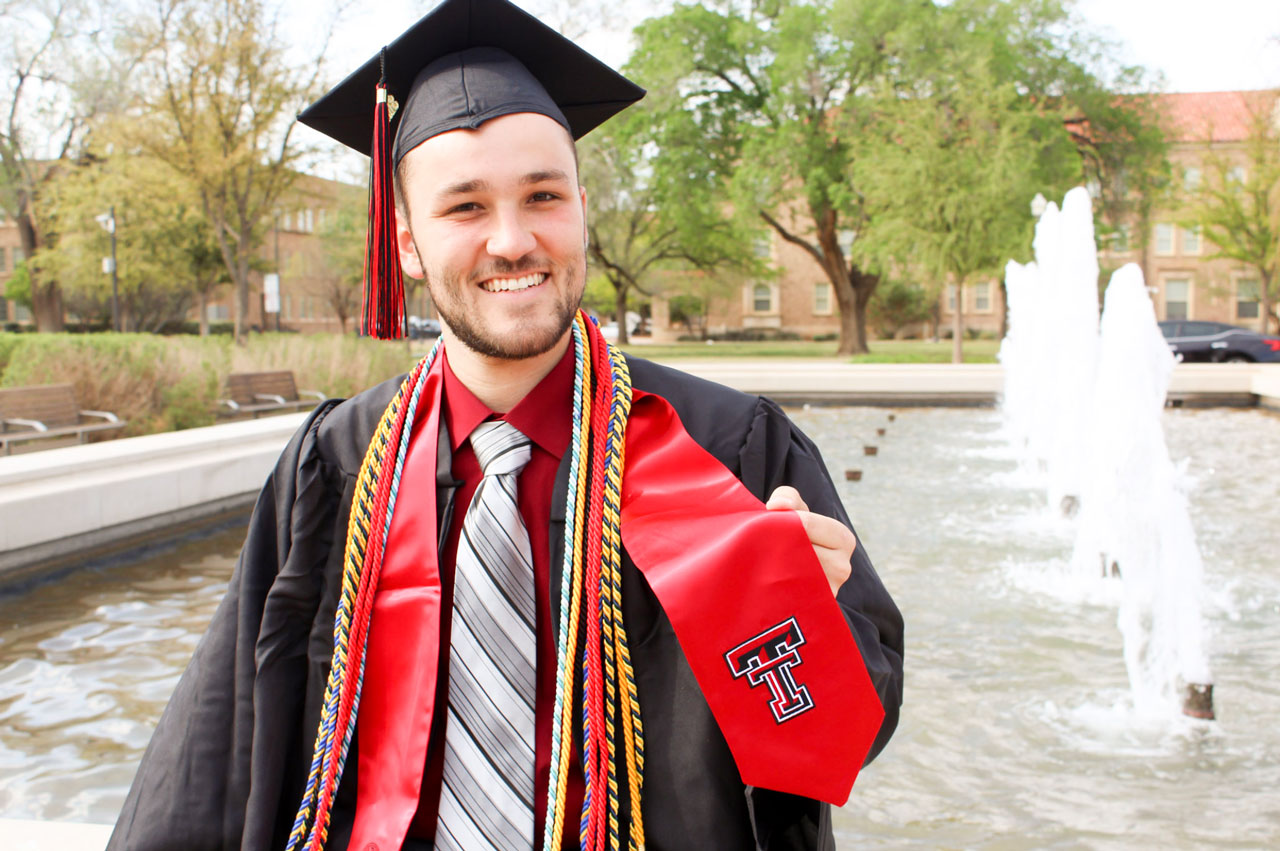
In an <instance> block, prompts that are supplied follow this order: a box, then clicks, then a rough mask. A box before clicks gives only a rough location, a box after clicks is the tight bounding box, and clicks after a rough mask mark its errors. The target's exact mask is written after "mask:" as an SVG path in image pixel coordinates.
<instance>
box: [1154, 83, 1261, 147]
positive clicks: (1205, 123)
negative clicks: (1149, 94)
mask: <svg viewBox="0 0 1280 851" xmlns="http://www.w3.org/2000/svg"><path fill="white" fill-rule="evenodd" d="M1276 96H1277V92H1276V91H1275V90H1261V91H1243V92H1183V93H1172V94H1163V95H1155V98H1156V107H1157V110H1158V111H1159V112H1160V114H1161V115H1162V116H1163V117H1164V119H1165V122H1166V123H1165V128H1166V130H1167V131H1168V133H1169V139H1170V141H1173V142H1205V141H1214V142H1239V141H1242V140H1244V139H1245V138H1246V137H1247V136H1248V135H1249V127H1250V124H1251V122H1252V121H1253V116H1254V115H1256V114H1258V113H1259V112H1262V113H1263V114H1266V113H1272V109H1273V106H1274V104H1275V100H1276ZM1272 114H1274V113H1272Z"/></svg>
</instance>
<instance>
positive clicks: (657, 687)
mask: <svg viewBox="0 0 1280 851" xmlns="http://www.w3.org/2000/svg"><path fill="white" fill-rule="evenodd" d="M628 362H629V364H630V369H631V378H632V383H633V385H634V386H635V387H636V389H638V390H643V391H646V392H649V393H653V394H656V395H658V396H661V397H663V398H664V399H666V400H667V402H669V403H670V405H671V406H672V408H674V410H675V411H676V413H677V414H678V415H679V417H680V419H681V421H682V422H683V424H684V427H685V430H686V431H687V432H688V434H689V435H690V437H692V438H693V439H694V440H695V441H696V442H697V443H698V444H699V445H700V446H701V447H702V448H703V449H705V450H707V452H709V453H710V454H711V455H712V456H713V457H714V458H716V459H717V460H718V461H719V462H720V463H721V464H723V465H724V466H725V467H726V468H727V469H728V470H729V471H731V472H732V473H733V474H734V475H735V476H737V477H738V479H739V480H740V481H741V482H742V483H743V485H744V486H745V487H746V488H747V489H748V490H749V491H750V492H751V493H752V494H754V495H755V496H756V497H758V498H760V499H761V500H764V499H767V497H768V495H769V494H770V493H772V491H773V490H774V489H775V488H777V487H779V486H781V485H791V486H792V487H795V488H796V490H798V491H799V493H800V495H801V497H802V498H803V499H804V500H805V502H806V503H807V504H808V506H809V508H810V509H811V510H812V511H814V512H816V513H819V514H824V515H827V516H829V517H836V518H838V519H839V520H840V521H841V522H843V523H845V524H846V525H850V524H849V519H848V517H847V516H846V514H845V511H844V508H843V506H842V505H841V503H840V500H839V497H838V495H837V493H836V490H835V487H834V486H833V484H832V482H831V479H830V477H829V476H828V474H827V471H826V468H825V466H824V464H823V462H822V459H821V457H820V455H819V453H818V450H817V448H816V447H815V446H814V445H813V443H812V442H811V441H810V440H809V439H808V438H807V437H805V435H804V434H802V433H801V432H800V430H799V429H797V428H796V427H795V426H794V425H793V424H792V423H791V422H790V420H788V419H787V417H786V415H785V414H784V413H783V412H782V411H781V410H780V409H779V408H778V407H777V406H776V405H775V404H774V403H773V402H772V401H770V400H768V399H765V398H761V397H755V396H749V395H746V394H743V393H740V392H738V391H735V390H731V389H729V388H726V387H723V386H721V385H718V384H714V383H711V382H707V381H704V380H702V379H698V378H694V377H692V376H689V375H686V374H684V373H682V372H679V371H677V370H672V369H669V368H666V367H662V366H659V365H657V364H653V363H650V362H648V361H644V360H641V359H638V358H630V357H629V358H628ZM400 382H401V379H393V380H391V381H387V382H384V383H383V384H380V385H378V386H376V387H373V388H371V389H370V390H367V391H365V392H364V393H361V394H359V395H357V396H355V397H353V398H351V399H349V400H347V401H345V402H337V401H329V402H326V403H324V404H322V405H321V406H320V407H318V408H317V409H316V411H315V412H314V413H313V414H312V415H311V416H310V417H309V418H308V419H307V421H306V422H305V423H304V424H303V425H302V426H301V427H300V428H299V430H298V432H297V433H296V434H295V435H294V437H293V439H292V440H291V441H290V442H289V444H288V446H287V447H286V448H285V450H284V452H283V453H282V454H281V456H280V460H279V462H278V463H277V465H276V467H275V469H274V471H273V472H272V473H271V475H270V476H269V478H268V480H267V483H266V485H265V487H264V488H263V490H262V493H261V495H260V496H259V498H258V501H257V504H256V506H255V508H254V511H253V515H252V518H251V519H250V522H249V528H248V533H247V536H246V538H245V544H244V548H243V550H242V551H241V554H240V558H239V560H238V562H237V565H236V568H235V571H234V573H233V574H232V578H231V582H230V586H229V588H228V590H227V594H226V597H225V598H224V599H223V601H222V603H221V605H220V606H219V607H218V609H217V611H216V612H215V614H214V616H213V620H212V622H211V624H210V626H209V629H208V631H207V632H206V633H205V635H204V637H203V638H202V639H201V641H200V643H199V645H198V646H197V647H196V650H195V653H194V655H193V657H192V659H191V662H190V664H189V666H188V668H187V670H186V672H185V673H184V674H183V676H182V678H181V680H180V681H179V683H178V685H177V687H176V689H175V690H174V693H173V696H172V698H171V699H170V702H169V705H168V707H167V708H166V709H165V711H164V713H163V715H162V716H161V718H160V721H159V724H158V726H157V727H156V731H155V734H154V735H153V736H152V739H151V743H150V745H149V746H148V747H147V750H146V753H145V754H144V756H143V758H142V762H141V764H140V766H139V768H138V773H137V775H136V776H135V778H134V781H133V785H132V787H131V788H130V790H129V794H128V797H127V798H126V800H125V804H124V807H123V809H122V811H121V814H120V817H119V820H118V822H117V824H116V828H115V832H114V833H113V834H112V837H111V841H110V843H109V844H108V849H109V851H124V849H129V851H160V850H161V849H172V850H173V851H177V849H184V850H185V851H202V849H210V851H212V849H234V848H244V849H263V851H266V849H279V848H283V847H284V845H285V842H286V838H287V836H288V833H289V829H290V827H291V825H292V823H293V819H294V816H295V814H296V810H297V806H298V802H299V800H300V799H301V796H302V791H303V788H304V786H305V783H306V776H307V769H308V766H309V763H310V758H311V750H312V746H313V744H314V741H315V732H316V727H317V725H318V723H319V718H320V705H321V701H322V698H323V694H324V689H325V683H326V680H327V677H328V674H329V667H330V660H331V657H332V653H333V620H334V612H335V609H336V607H337V598H338V592H339V589H340V587H341V562H342V558H343V547H344V544H345V540H346V532H347V520H348V515H349V513H350V508H351V500H352V494H353V491H354V489H355V483H356V477H357V475H358V473H359V469H360V464H361V461H362V460H363V458H364V454H365V449H366V447H367V446H368V443H369V440H370V437H371V436H372V434H373V432H374V430H375V428H376V427H377V424H378V421H379V419H380V417H381V416H382V413H383V411H384V409H385V408H386V406H387V404H388V403H389V402H390V400H391V398H392V397H393V396H394V394H395V392H396V390H397V389H398V387H399V385H400ZM566 459H567V456H566ZM567 478H568V465H567V463H564V464H562V465H561V468H560V472H559V475H558V477H557V483H556V490H555V494H554V495H553V498H552V514H551V529H550V541H551V547H552V552H551V560H550V564H551V565H552V571H551V573H552V575H551V587H552V588H553V589H555V588H558V587H559V581H560V576H559V565H560V564H561V561H562V558H563V550H562V547H563V524H564V517H563V511H564V508H563V506H564V494H565V492H566V489H567ZM406 486H412V483H406ZM624 539H625V536H624ZM552 598H553V599H554V598H555V595H554V594H553V595H552ZM837 603H838V604H839V607H840V610H841V612H842V613H843V615H844V617H845V620H846V621H847V622H848V624H849V628H850V630H851V632H852V634H853V637H854V640H855V641H856V643H857V646H858V649H859V650H860V652H861V655H862V659H861V662H859V660H856V659H851V660H850V664H851V665H857V664H864V665H865V667H866V670H867V673H868V674H869V675H870V678H871V682H872V683H873V685H874V686H875V689H876V692H877V694H878V695H879V697H880V702H881V704H882V705H883V707H884V711H885V717H884V720H883V722H882V724H881V727H880V731H879V733H878V735H877V736H876V739H875V742H874V744H873V746H872V748H871V751H870V754H869V755H868V758H867V759H868V761H870V760H871V759H872V758H874V757H875V755H876V754H878V753H879V752H880V750H881V749H882V748H883V747H884V745H885V743H886V742H887V741H888V739H889V737H890V736H891V735H892V733H893V730H894V728H895V727H896V725H897V719H898V708H899V706H900V704H901V700H902V652H903V636H902V618H901V615H900V613H899V612H898V609H897V607H896V606H895V605H894V603H893V601H892V599H890V597H889V595H888V593H887V592H886V590H885V588H884V586H883V584H882V583H881V582H880V579H879V577H877V576H876V574H875V571H874V569H873V568H872V566H871V562H870V560H869V559H868V557H867V553H866V550H865V548H864V547H862V546H861V543H860V544H859V546H858V547H857V549H856V550H855V551H854V554H853V558H852V573H851V575H850V577H849V579H848V581H846V582H845V583H844V585H843V586H842V587H841V589H840V591H839V593H838V595H837ZM623 608H624V618H625V621H626V626H627V630H628V634H629V636H630V640H631V648H632V649H631V653H632V662H633V665H634V668H635V676H636V680H637V688H638V691H639V696H640V702H641V710H642V712H643V715H644V724H645V745H646V748H645V792H644V815H645V828H646V845H647V847H648V848H649V849H652V851H675V849H695V848H696V849H703V848H717V849H739V848H741V849H752V848H758V849H833V848H834V847H835V843H834V839H833V838H832V828H831V807H830V805H828V804H825V803H821V802H817V801H812V800H808V799H804V798H799V797H796V796H792V795H786V794H782V793H778V792H773V791H770V790H765V789H753V788H750V787H745V786H744V785H743V782H742V780H741V777H740V776H739V773H738V770H737V767H736V765H735V763H734V760H733V756H732V754H731V753H730V751H729V749H728V746H727V745H726V743H725V740H724V737H723V736H722V735H721V733H720V731H719V729H718V727H717V724H716V722H715V719H714V718H713V716H712V714H711V711H710V709H709V708H708V705H707V702H706V700H705V699H704V698H703V696H702V693H701V691H700V690H699V688H698V685H697V682H696V681H695V679H694V676H693V673H692V671H691V669H690V667H689V664H688V661H687V660H686V659H685V657H684V654H683V652H682V651H681V649H680V645H679V643H678V642H677V640H676V636H675V633H674V631H673V629H672V626H671V623H670V621H669V620H668V619H667V617H666V615H665V613H664V612H663V610H662V607H661V605H660V604H659V603H658V600H657V598H656V597H655V596H654V594H653V592H652V591H651V590H650V589H649V587H648V585H647V583H646V582H645V579H644V577H643V575H642V574H641V573H640V572H639V571H638V570H637V569H636V567H635V565H634V564H633V563H632V562H631V560H630V559H629V558H628V557H627V555H626V553H625V551H624V553H623ZM358 748H359V736H358V735H357V736H356V740H355V742H354V743H353V746H352V753H351V754H350V755H349V756H348V758H347V761H346V766H347V767H346V771H345V773H344V775H343V779H342V783H341V785H340V786H339V789H338V793H337V796H336V799H335V803H334V807H333V812H332V820H331V823H330V829H329V842H328V843H327V845H326V847H327V848H329V849H333V851H341V849H344V848H346V847H347V841H348V838H349V835H350V832H351V827H352V824H353V822H354V817H355V797H356V792H355V790H356V787H357V781H356V772H357V763H358V760H357V758H356V752H357V751H358ZM406 847H408V846H406ZM382 851H386V849H382Z"/></svg>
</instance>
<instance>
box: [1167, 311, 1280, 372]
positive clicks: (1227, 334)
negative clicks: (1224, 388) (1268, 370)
mask: <svg viewBox="0 0 1280 851" xmlns="http://www.w3.org/2000/svg"><path fill="white" fill-rule="evenodd" d="M1160 331H1161V333H1163V334H1164V338H1165V340H1166V341H1167V342H1168V343H1169V348H1170V349H1173V352H1174V354H1176V355H1180V356H1181V358H1182V361H1183V362H1184V363H1270V362H1276V361H1280V338H1276V337H1271V336H1268V335H1265V334H1259V333H1258V332H1257V331H1249V330H1247V329H1245V328H1240V327H1237V326H1235V325H1228V324H1227V323H1225V322H1203V321H1200V320H1192V319H1169V320H1166V321H1164V322H1161V323H1160Z"/></svg>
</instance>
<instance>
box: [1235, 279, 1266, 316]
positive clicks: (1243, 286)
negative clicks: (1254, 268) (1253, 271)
mask: <svg viewBox="0 0 1280 851" xmlns="http://www.w3.org/2000/svg"><path fill="white" fill-rule="evenodd" d="M1261 301H1262V288H1261V287H1260V286H1259V285H1258V279H1257V278H1242V279H1240V280H1238V281H1236V319H1257V318H1258V316H1259V315H1260V314H1259V311H1260V309H1261V308H1260V303H1261Z"/></svg>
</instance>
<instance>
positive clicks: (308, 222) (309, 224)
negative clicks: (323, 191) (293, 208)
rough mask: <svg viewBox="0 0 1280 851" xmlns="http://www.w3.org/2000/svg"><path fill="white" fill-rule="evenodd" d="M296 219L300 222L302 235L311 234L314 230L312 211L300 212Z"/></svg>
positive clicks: (314, 218)
mask: <svg viewBox="0 0 1280 851" xmlns="http://www.w3.org/2000/svg"><path fill="white" fill-rule="evenodd" d="M298 218H299V219H301V220H302V227H301V230H302V231H303V232H304V233H311V232H312V231H314V230H315V229H316V214H315V211H314V210H310V209H307V210H301V211H299V213H298Z"/></svg>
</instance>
